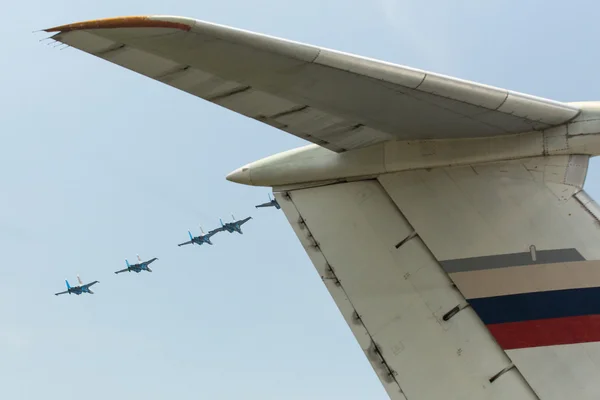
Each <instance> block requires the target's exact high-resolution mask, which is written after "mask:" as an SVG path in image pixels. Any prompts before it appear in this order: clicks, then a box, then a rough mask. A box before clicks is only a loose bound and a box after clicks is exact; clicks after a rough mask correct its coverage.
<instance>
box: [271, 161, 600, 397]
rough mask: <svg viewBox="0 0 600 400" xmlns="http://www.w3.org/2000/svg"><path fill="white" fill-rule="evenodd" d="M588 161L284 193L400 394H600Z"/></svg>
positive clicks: (377, 363) (415, 174)
mask: <svg viewBox="0 0 600 400" xmlns="http://www.w3.org/2000/svg"><path fill="white" fill-rule="evenodd" d="M587 165H588V157H587V156H553V157H540V158H530V159H524V160H515V161H510V162H502V163H494V164H485V165H467V166H463V167H447V168H433V169H430V170H415V171H405V172H398V173H389V174H383V175H379V176H378V177H377V178H376V179H369V180H361V181H356V182H348V183H338V184H330V185H322V186H319V187H309V188H301V189H295V190H288V191H285V192H282V191H278V189H277V188H275V190H276V198H277V200H278V201H279V204H280V205H281V207H282V210H283V211H284V213H285V215H286V217H287V219H288V221H289V223H290V224H291V226H292V227H293V229H294V232H295V233H296V235H297V236H298V238H299V239H300V242H301V243H302V245H303V247H304V248H305V250H306V253H307V254H308V256H309V257H310V259H311V261H312V262H313V264H314V266H315V267H316V269H317V271H318V273H319V275H320V276H321V278H322V280H323V282H324V283H325V285H326V287H327V289H328V290H329V292H330V294H331V296H332V297H333V299H334V301H335V302H336V304H337V306H338V307H339V309H340V311H341V312H342V314H343V316H344V318H345V320H346V322H347V323H348V325H349V326H350V328H351V330H352V332H353V333H354V335H355V337H356V339H357V341H358V342H359V344H360V346H361V348H362V349H363V351H364V353H365V355H366V357H367V358H368V360H369V361H370V363H371V364H372V366H373V368H374V370H375V371H376V372H377V374H378V376H379V378H380V380H381V381H382V383H383V385H384V386H385V388H386V390H387V392H388V394H389V395H390V397H391V398H392V399H403V400H405V399H409V400H412V399H445V400H455V399H462V400H465V399H466V400H475V399H489V400H491V399H494V400H500V399H507V400H508V399H525V400H527V399H542V400H548V399H552V400H554V399H566V398H573V399H578V400H580V399H587V400H592V399H598V398H600V380H598V379H597V377H598V376H600V329H598V326H600V325H598V324H599V321H600V317H599V315H600V302H598V301H597V299H598V296H599V295H600V261H599V260H600V246H599V245H598V243H600V228H599V227H600V222H599V217H600V207H599V206H598V205H597V204H596V203H594V202H593V201H592V200H591V199H590V198H589V197H588V196H587V194H586V193H585V192H584V191H583V190H582V187H583V183H584V178H585V176H586V171H587Z"/></svg>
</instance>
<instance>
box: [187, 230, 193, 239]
mask: <svg viewBox="0 0 600 400" xmlns="http://www.w3.org/2000/svg"><path fill="white" fill-rule="evenodd" d="M188 235H190V240H194V236H192V232H190V231H188Z"/></svg>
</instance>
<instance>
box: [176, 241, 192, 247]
mask: <svg viewBox="0 0 600 400" xmlns="http://www.w3.org/2000/svg"><path fill="white" fill-rule="evenodd" d="M192 243H194V242H192V241H191V240H188V241H187V242H183V243H179V244H178V245H177V246H185V245H186V244H192Z"/></svg>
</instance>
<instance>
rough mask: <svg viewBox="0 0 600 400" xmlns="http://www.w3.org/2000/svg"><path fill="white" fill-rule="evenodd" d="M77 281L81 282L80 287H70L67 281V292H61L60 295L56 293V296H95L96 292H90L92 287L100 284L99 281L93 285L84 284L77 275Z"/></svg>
mask: <svg viewBox="0 0 600 400" xmlns="http://www.w3.org/2000/svg"><path fill="white" fill-rule="evenodd" d="M77 281H78V282H79V285H77V286H71V285H69V281H68V280H65V283H66V284H67V290H65V291H64V292H59V293H54V295H55V296H58V295H60V294H66V293H69V294H72V293H73V294H76V295H77V296H79V295H80V294H82V293H89V294H94V292H92V291H91V290H90V286H92V285H95V284H96V283H98V281H94V282H91V283H87V284H85V285H84V284H83V282H82V281H81V278H80V277H79V275H77Z"/></svg>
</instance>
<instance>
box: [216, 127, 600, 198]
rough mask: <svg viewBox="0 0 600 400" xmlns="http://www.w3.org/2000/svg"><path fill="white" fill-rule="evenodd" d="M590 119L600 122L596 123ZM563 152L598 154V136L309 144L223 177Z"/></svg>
mask: <svg viewBox="0 0 600 400" xmlns="http://www.w3.org/2000/svg"><path fill="white" fill-rule="evenodd" d="M595 123H598V125H600V121H598V122H595ZM593 131H594V132H600V126H598V127H593ZM564 154H587V155H591V156H594V155H598V154H600V134H597V133H580V134H576V135H567V126H566V125H563V126H560V127H557V128H552V129H550V130H547V131H544V132H528V133H524V134H517V135H508V136H498V137H492V138H481V139H479V138H478V139H454V140H431V141H390V142H385V143H380V144H377V145H374V146H371V147H367V148H364V149H358V150H354V151H349V152H345V153H335V152H333V151H330V150H327V149H325V148H322V147H319V146H318V145H314V144H311V145H308V146H305V147H300V148H297V149H294V150H290V151H286V152H283V153H279V154H275V155H273V156H270V157H266V158H263V159H261V160H258V161H255V162H253V163H250V164H247V165H245V166H243V167H241V168H238V169H236V170H235V171H233V172H231V173H230V174H229V175H227V179H228V180H230V181H232V182H237V183H241V184H245V185H252V186H269V187H273V186H284V185H294V184H299V183H309V182H320V181H328V180H336V179H344V178H357V177H363V176H374V175H379V174H383V173H387V172H397V171H405V170H411V169H422V168H434V167H440V166H452V165H469V164H480V163H485V162H494V161H503V160H512V159H520V158H529V157H539V156H545V155H564Z"/></svg>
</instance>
